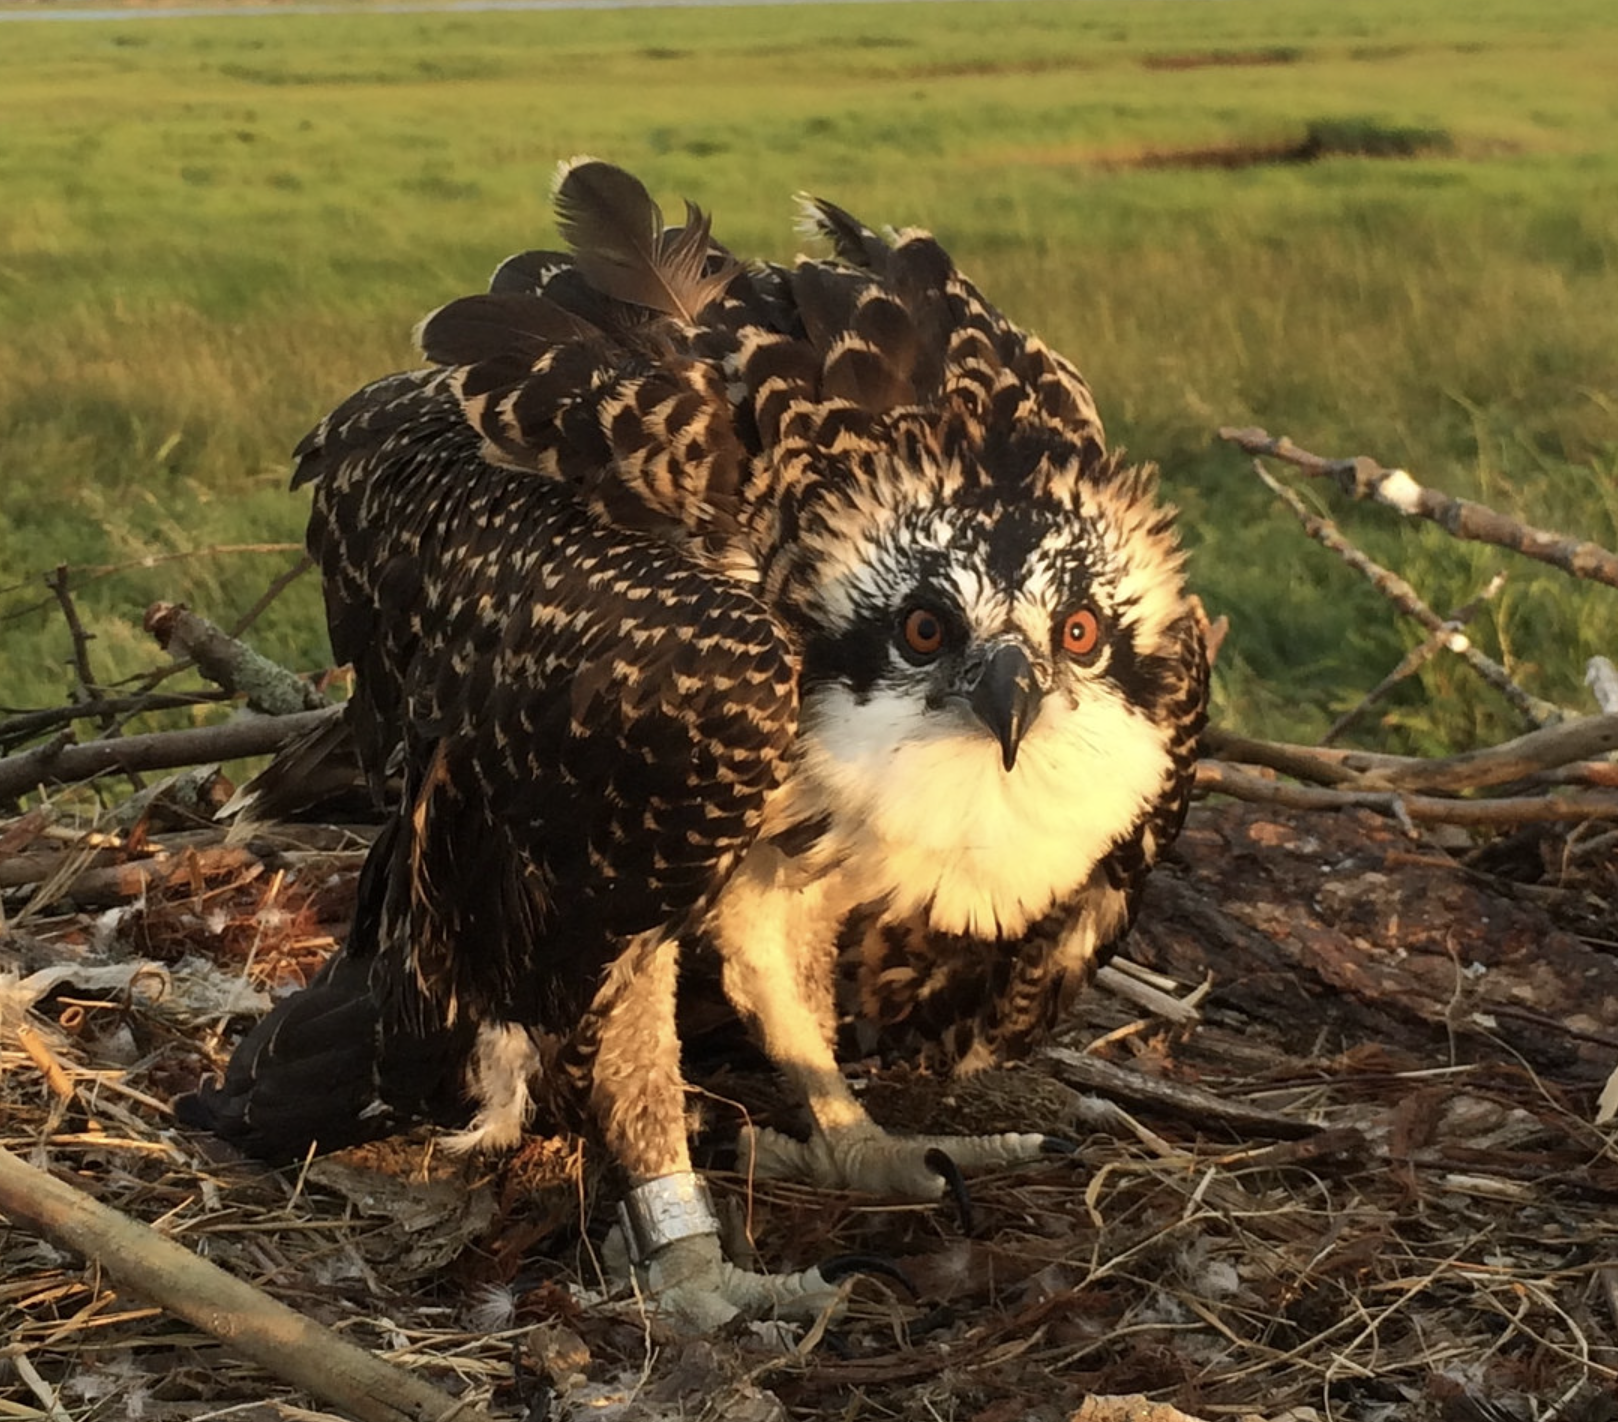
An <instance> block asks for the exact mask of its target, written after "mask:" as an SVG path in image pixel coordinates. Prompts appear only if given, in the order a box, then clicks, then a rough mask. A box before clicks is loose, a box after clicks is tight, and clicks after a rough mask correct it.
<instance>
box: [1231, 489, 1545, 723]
mask: <svg viewBox="0 0 1618 1422" xmlns="http://www.w3.org/2000/svg"><path fill="white" fill-rule="evenodd" d="M1253 470H1254V472H1255V473H1256V474H1257V475H1258V477H1259V478H1260V479H1262V480H1263V481H1264V482H1265V484H1266V485H1267V486H1268V487H1269V488H1270V490H1271V491H1272V492H1273V493H1274V494H1275V495H1276V496H1277V497H1278V498H1279V499H1280V500H1281V501H1282V502H1283V503H1285V504H1286V506H1287V507H1288V508H1289V509H1291V510H1292V512H1293V514H1294V515H1296V517H1297V519H1298V521H1299V522H1300V523H1301V524H1302V525H1303V531H1304V532H1305V533H1307V534H1308V535H1309V536H1310V537H1311V538H1312V539H1314V540H1315V542H1316V543H1319V544H1320V545H1321V546H1322V547H1325V548H1329V549H1331V551H1332V552H1333V553H1335V554H1337V556H1338V557H1339V558H1341V559H1342V560H1343V561H1344V562H1345V563H1347V564H1348V566H1349V567H1351V568H1353V569H1354V571H1355V572H1357V573H1359V574H1361V575H1362V576H1363V577H1365V578H1366V579H1367V580H1368V581H1369V582H1370V584H1371V586H1372V587H1374V588H1375V589H1376V590H1377V591H1378V592H1379V593H1381V594H1382V595H1383V597H1385V598H1387V599H1388V601H1389V602H1391V603H1392V604H1393V605H1394V606H1395V607H1396V608H1398V609H1399V611H1400V612H1402V613H1404V614H1405V616H1407V617H1410V618H1413V619H1415V621H1417V622H1419V623H1420V624H1421V625H1422V626H1423V627H1425V628H1426V629H1427V630H1428V632H1430V633H1432V634H1434V635H1439V634H1442V636H1443V638H1444V645H1445V646H1446V647H1448V649H1449V650H1450V651H1452V652H1454V653H1455V654H1456V655H1457V656H1458V657H1460V658H1462V659H1463V660H1464V661H1465V662H1466V663H1467V665H1468V666H1470V667H1471V668H1472V670H1473V671H1475V672H1476V673H1477V674H1478V675H1479V676H1480V677H1482V678H1483V680H1484V681H1486V682H1488V684H1489V685H1490V686H1492V687H1494V689H1495V690H1496V691H1498V692H1499V693H1500V694H1501V695H1502V696H1503V697H1505V698H1506V700H1507V701H1509V702H1510V703H1511V704H1512V706H1513V707H1515V708H1516V710H1517V712H1518V713H1519V714H1520V715H1521V716H1522V718H1523V720H1525V721H1527V722H1528V724H1529V725H1530V726H1548V725H1552V724H1554V723H1555V722H1557V721H1560V720H1561V719H1562V716H1563V712H1562V708H1561V707H1559V706H1553V705H1551V703H1550V702H1548V701H1541V700H1539V699H1538V698H1537V697H1534V696H1530V695H1529V694H1528V693H1527V692H1526V691H1524V690H1523V689H1522V688H1521V687H1520V686H1518V685H1517V683H1516V682H1514V681H1513V680H1512V679H1511V673H1510V672H1508V671H1507V670H1506V669H1505V668H1504V667H1503V666H1501V665H1500V663H1499V662H1497V661H1495V660H1494V659H1493V658H1491V657H1486V656H1484V654H1483V653H1482V652H1480V651H1478V649H1477V648H1476V647H1474V646H1473V645H1472V641H1471V638H1469V637H1468V636H1467V635H1466V634H1465V633H1464V632H1460V631H1458V630H1456V629H1455V628H1453V627H1448V626H1446V625H1445V622H1444V619H1443V618H1442V617H1440V616H1439V615H1438V614H1437V613H1436V612H1434V611H1433V610H1432V608H1430V607H1429V606H1428V605H1427V603H1426V602H1425V601H1424V600H1423V598H1422V596H1421V594H1420V593H1418V592H1417V591H1416V590H1415V588H1413V587H1411V586H1410V584H1409V583H1407V582H1406V581H1405V580H1404V579H1403V578H1401V577H1400V576H1399V575H1398V574H1397V573H1395V572H1393V571H1392V570H1391V569H1388V568H1384V567H1383V566H1382V565H1381V564H1380V563H1378V562H1376V561H1375V560H1373V559H1371V558H1368V557H1367V556H1366V555H1365V554H1364V553H1362V552H1361V551H1360V550H1359V549H1358V548H1356V547H1355V546H1354V545H1353V544H1352V543H1350V542H1349V541H1348V539H1347V538H1346V537H1344V535H1343V531H1342V530H1341V529H1340V528H1338V527H1337V525H1336V524H1335V523H1333V522H1332V521H1331V520H1330V519H1329V518H1324V517H1322V516H1321V515H1320V514H1317V513H1316V512H1315V511H1314V510H1313V509H1311V508H1310V507H1309V505H1308V504H1306V503H1304V501H1303V500H1302V499H1301V498H1299V497H1298V495H1297V492H1296V491H1295V490H1292V489H1289V488H1288V487H1287V486H1286V485H1285V484H1283V483H1281V482H1280V480H1278V479H1276V478H1275V477H1274V475H1272V474H1271V473H1270V472H1269V470H1267V469H1266V468H1265V467H1264V466H1263V465H1262V464H1260V463H1259V462H1258V461H1257V460H1256V459H1255V460H1254V461H1253Z"/></svg>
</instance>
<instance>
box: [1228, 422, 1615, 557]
mask: <svg viewBox="0 0 1618 1422" xmlns="http://www.w3.org/2000/svg"><path fill="white" fill-rule="evenodd" d="M1219 437H1220V439H1223V440H1228V441H1229V442H1230V443H1232V444H1234V445H1236V446H1237V447H1238V448H1240V449H1243V450H1246V451H1247V453H1249V454H1253V455H1270V456H1273V457H1274V458H1276V459H1284V460H1285V461H1286V462H1287V463H1288V464H1291V465H1293V466H1294V467H1296V468H1298V469H1301V470H1303V471H1304V473H1306V474H1310V475H1313V476H1315V477H1316V478H1326V479H1330V480H1332V481H1333V482H1334V483H1335V484H1336V485H1337V486H1338V487H1339V488H1340V489H1342V491H1343V492H1344V493H1345V494H1348V495H1350V496H1352V497H1353V498H1356V499H1374V500H1376V501H1377V502H1378V503H1381V504H1386V505H1387V506H1388V507H1389V508H1391V509H1397V510H1398V511H1399V512H1400V513H1402V514H1404V515H1406V516H1407V517H1418V518H1427V519H1431V520H1432V521H1433V522H1434V523H1436V524H1438V525H1439V527H1441V528H1442V529H1444V530H1445V532H1447V533H1449V534H1451V535H1452V536H1453V537H1455V538H1461V539H1466V540H1468V541H1470V542H1474V543H1492V544H1494V545H1495V546H1496V547H1497V548H1509V549H1510V550H1511V551H1512V552H1514V553H1521V554H1523V555H1524V556H1525V557H1528V558H1534V559H1537V560H1538V561H1539V562H1541V563H1549V564H1550V565H1551V566H1552V567H1556V568H1560V569H1561V570H1562V571H1563V572H1564V573H1571V574H1572V575H1573V576H1574V577H1576V578H1589V579H1592V580H1593V581H1595V582H1599V583H1606V584H1607V585H1608V586H1609V587H1618V553H1613V552H1612V551H1610V550H1609V549H1606V548H1603V547H1601V545H1600V544H1598V543H1591V542H1588V541H1586V540H1584V539H1577V538H1569V537H1567V536H1566V535H1565V534H1561V533H1549V532H1546V531H1545V530H1544V529H1539V528H1534V527H1532V526H1531V525H1529V524H1525V523H1519V522H1518V521H1517V520H1516V519H1513V518H1508V517H1507V516H1506V515H1505V514H1502V513H1499V512H1497V511H1496V510H1494V509H1491V508H1489V507H1488V505H1486V504H1478V503H1473V502H1472V501H1471V500H1470V499H1457V498H1454V497H1453V496H1451V495H1449V494H1446V493H1444V492H1443V491H1441V490H1439V489H1431V488H1428V487H1426V486H1425V485H1422V484H1418V483H1417V482H1416V481H1415V480H1414V479H1413V478H1411V476H1410V475H1409V473H1407V472H1406V471H1405V470H1403V469H1387V468H1384V467H1383V466H1382V465H1380V464H1378V463H1377V462H1376V460H1374V459H1368V458H1366V457H1365V456H1363V455H1361V456H1360V457H1359V458H1357V459H1322V458H1321V457H1320V456H1319V455H1317V454H1311V453H1310V452H1309V451H1308V450H1306V449H1300V448H1299V447H1298V446H1297V445H1295V444H1293V442H1292V441H1291V440H1289V439H1288V438H1287V437H1286V436H1285V435H1279V436H1276V437H1274V438H1272V437H1271V436H1270V435H1269V434H1267V433H1266V432H1265V431H1264V430H1261V429H1253V428H1248V429H1235V428H1233V427H1230V426H1227V427H1226V428H1224V429H1221V430H1220V431H1219Z"/></svg>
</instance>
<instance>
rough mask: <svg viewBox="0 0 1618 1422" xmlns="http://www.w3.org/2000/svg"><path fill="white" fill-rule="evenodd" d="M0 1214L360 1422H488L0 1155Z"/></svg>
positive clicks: (52, 1180) (183, 1250)
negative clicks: (83, 1258)
mask: <svg viewBox="0 0 1618 1422" xmlns="http://www.w3.org/2000/svg"><path fill="white" fill-rule="evenodd" d="M0 1211H3V1212H4V1213H5V1214H6V1215H7V1216H8V1217H9V1218H10V1219H11V1220H13V1221H15V1222H16V1223H18V1224H21V1225H23V1226H25V1227H26V1228H28V1229H31V1230H33V1231H35V1232H36V1233H37V1234H40V1235H42V1236H44V1237H45V1238H46V1239H49V1240H50V1241H51V1242H52V1243H54V1244H58V1245H60V1246H62V1247H63V1248H66V1249H71V1250H74V1251H75V1252H76V1253H79V1254H82V1255H84V1256H85V1258H87V1259H90V1260H92V1261H94V1263H95V1265H96V1267H97V1268H100V1269H104V1270H106V1272H107V1273H108V1274H110V1275H112V1277H114V1278H116V1279H118V1280H120V1281H122V1282H124V1283H126V1284H128V1286H129V1287H130V1288H132V1289H134V1290H135V1291H137V1292H138V1293H140V1294H142V1295H143V1296H145V1297H146V1298H148V1299H150V1300H151V1301H152V1302H153V1303H155V1304H157V1305H159V1306H160V1307H162V1308H163V1309H165V1310H167V1311H168V1312H169V1313H172V1314H174V1315H176V1316H177V1317H179V1318H183V1319H185V1320H186V1321H187V1322H188V1323H191V1324H194V1325H195V1326H196V1327H198V1328H201V1329H203V1330H204V1331H205V1332H207V1333H210V1334H212V1335H213V1336H214V1337H215V1338H217V1339H219V1341H220V1342H221V1343H223V1344H224V1345H225V1346H226V1347H228V1348H230V1349H231V1350H232V1351H233V1352H236V1353H239V1354H241V1355H242V1356H243V1357H245V1358H248V1359H251V1360H252V1361H253V1362H255V1363H257V1364H258V1365H259V1366H260V1367H262V1368H265V1369H267V1370H268V1371H270V1372H272V1373H274V1374H275V1375H276V1376H277V1377H279V1378H283V1379H284V1380H285V1381H287V1382H289V1383H291V1384H293V1385H294V1386H295V1387H300V1388H303V1389H304V1390H305V1391H307V1392H309V1393H311V1394H313V1395H314V1396H316V1397H319V1398H322V1399H323V1400H325V1401H326V1402H329V1403H330V1404H332V1405H333V1406H334V1407H339V1408H341V1409H342V1410H343V1411H344V1412H346V1413H348V1414H349V1415H350V1416H352V1417H357V1418H360V1419H361V1422H452V1419H453V1422H489V1417H488V1414H487V1413H486V1412H483V1411H482V1410H481V1409H479V1408H476V1407H473V1406H471V1405H470V1404H467V1403H463V1402H457V1401H456V1400H455V1399H454V1398H453V1397H450V1396H449V1395H448V1394H447V1393H444V1392H441V1391H439V1389H437V1388H435V1387H432V1386H430V1385H429V1384H427V1383H425V1382H422V1381H421V1380H420V1379H419V1378H416V1377H414V1376H412V1375H411V1374H410V1373H407V1372H405V1371H404V1370H403V1369H402V1368H396V1367H394V1366H393V1365H392V1364H391V1363H386V1362H384V1361H383V1360H382V1359H380V1358H378V1357H376V1356H374V1355H373V1354H370V1353H367V1352H365V1351H364V1350H363V1349H361V1348H356V1347H355V1346H354V1345H353V1344H352V1343H349V1342H348V1341H346V1340H345V1339H343V1338H340V1337H338V1336H337V1334H335V1333H333V1332H332V1331H331V1330H330V1329H327V1328H322V1327H321V1326H320V1325H319V1324H318V1323H315V1322H314V1321H313V1320H312V1319H308V1318H305V1317H304V1316H303V1315H302V1314H300V1313H295V1312H294V1311H293V1310H292V1309H290V1308H288V1307H287V1306H286V1305H285V1304H283V1303H279V1302H277V1301H276V1300H275V1299H272V1298H270V1297H269V1295H268V1294H265V1293H262V1292H260V1291H259V1290H258V1289H255V1288H253V1287H252V1286H251V1285H250V1284H245V1283H243V1282H242V1281H241V1280H240V1279H237V1278H234V1277H232V1276H231V1275H230V1274H227V1273H226V1272H225V1271H224V1270H223V1269H221V1268H220V1267H219V1266H218V1265H217V1264H211V1263H209V1262H208V1261H207V1260H206V1259H199V1258H198V1257H197V1256H196V1255H195V1254H193V1253H191V1251H190V1250H188V1249H186V1248H184V1247H183V1246H181V1245H179V1244H176V1243H175V1242H174V1241H173V1240H171V1239H167V1238H165V1237H164V1236H163V1235H161V1234H159V1233H157V1231H156V1230H154V1229H152V1228H150V1227H149V1226H147V1225H144V1224H141V1223H140V1222H139V1221H137V1220H132V1219H129V1218H128V1217H127V1216H125V1215H121V1214H119V1213H118V1211H116V1210H111V1209H108V1208H107V1206H105V1205H103V1204H100V1203H99V1202H97V1201H95V1200H92V1199H91V1198H90V1197H89V1196H88V1195H86V1194H84V1193H83V1192H82V1191H80V1190H76V1189H74V1188H73V1187H72V1186H71V1185H65V1184H63V1183H62V1182H61V1181H60V1180H57V1179H56V1178H55V1177H54V1176H51V1175H48V1174H46V1173H45V1172H44V1171H42V1170H36V1169H35V1168H34V1167H33V1166H31V1165H28V1164H26V1163H25V1162H23V1161H21V1160H19V1159H18V1158H17V1157H16V1156H14V1155H12V1154H11V1153H10V1152H9V1151H6V1150H0Z"/></svg>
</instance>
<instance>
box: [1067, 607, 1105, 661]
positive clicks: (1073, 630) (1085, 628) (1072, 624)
mask: <svg viewBox="0 0 1618 1422" xmlns="http://www.w3.org/2000/svg"><path fill="white" fill-rule="evenodd" d="M1100 645H1101V619H1100V618H1099V617H1097V616H1096V614H1095V612H1094V610H1093V609H1091V608H1088V607H1081V608H1080V609H1079V610H1078V611H1077V612H1070V613H1068V615H1067V620H1066V621H1065V622H1064V623H1063V624H1062V650H1063V651H1064V652H1066V653H1067V654H1068V656H1070V657H1078V658H1080V659H1081V660H1082V659H1083V658H1085V657H1093V656H1094V655H1095V654H1096V649H1097V648H1098V647H1100Z"/></svg>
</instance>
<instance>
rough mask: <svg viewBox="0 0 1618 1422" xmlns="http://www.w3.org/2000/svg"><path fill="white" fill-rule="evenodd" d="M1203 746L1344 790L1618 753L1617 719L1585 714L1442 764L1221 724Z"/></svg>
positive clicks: (1465, 778)
mask: <svg viewBox="0 0 1618 1422" xmlns="http://www.w3.org/2000/svg"><path fill="white" fill-rule="evenodd" d="M1202 745H1203V750H1204V751H1205V752H1212V754H1213V755H1215V756H1216V757H1218V758H1220V759H1222V760H1226V761H1240V762H1242V763H1243V764H1246V765H1262V766H1265V767H1267V768H1268V769H1270V770H1278V771H1280V772H1281V773H1282V774H1283V775H1290V776H1292V777H1293V778H1294V779H1296V780H1307V781H1312V782H1313V783H1315V784H1317V785H1332V786H1336V787H1338V788H1339V789H1343V790H1369V791H1378V792H1380V791H1386V790H1402V791H1425V792H1456V791H1461V790H1481V789H1484V788H1486V787H1488V786H1491V785H1506V784H1510V783H1511V782H1512V781H1517V780H1526V779H1528V778H1529V777H1530V776H1533V775H1537V774H1539V773H1540V772H1542V771H1547V770H1554V769H1556V768H1557V767H1559V766H1565V765H1573V764H1575V763H1577V762H1580V761H1586V760H1595V759H1597V758H1599V757H1601V756H1603V755H1606V754H1607V753H1608V752H1610V751H1612V750H1615V749H1618V715H1606V716H1584V717H1581V718H1579V719H1578V720H1574V721H1564V722H1562V723H1561V724H1560V725H1557V726H1546V727H1544V728H1543V729H1541V730H1538V731H1529V732H1528V733H1527V734H1526V735H1522V736H1518V737H1516V738H1515V739H1514V740H1509V741H1503V742H1502V743H1501V744H1500V745H1497V746H1485V747H1484V748H1483V749H1481V750H1475V751H1467V752H1465V753H1464V754H1462V755H1452V756H1444V757H1442V758H1438V759H1428V758H1427V757H1424V756H1407V755H1381V754H1377V753H1376V752H1373V751H1361V750H1337V749H1332V750H1317V749H1314V748H1312V747H1309V746H1296V745H1286V744H1284V743H1281V742H1276V741H1255V740H1251V739H1249V738H1248V737H1246V736H1238V735H1233V734H1232V733H1231V732H1229V731H1225V730H1221V729H1219V728H1218V727H1210V728H1209V729H1208V730H1207V731H1206V732H1204V734H1203V738H1202Z"/></svg>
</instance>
